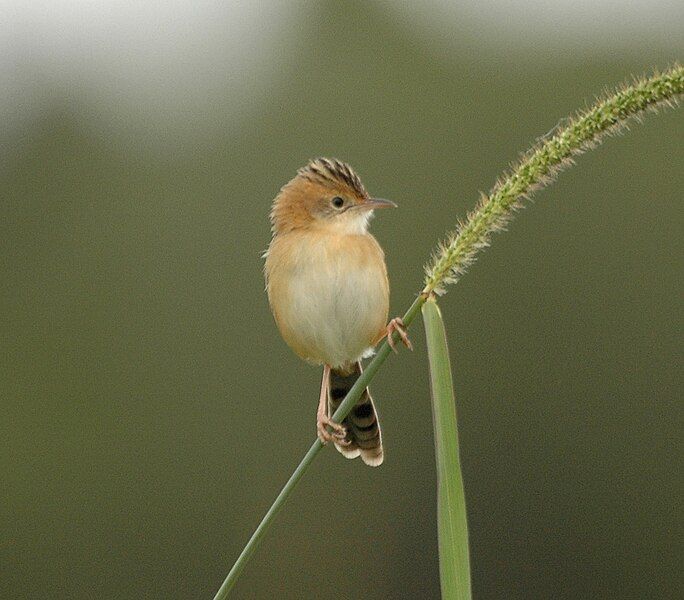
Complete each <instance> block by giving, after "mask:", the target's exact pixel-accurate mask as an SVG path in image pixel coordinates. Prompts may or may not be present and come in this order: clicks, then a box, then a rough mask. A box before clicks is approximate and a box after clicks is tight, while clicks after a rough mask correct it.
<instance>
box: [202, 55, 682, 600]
mask: <svg viewBox="0 0 684 600" xmlns="http://www.w3.org/2000/svg"><path fill="white" fill-rule="evenodd" d="M682 93H684V68H682V67H681V66H679V65H675V66H674V67H673V68H671V69H670V70H668V71H665V72H664V73H661V74H655V75H654V76H653V77H651V78H649V79H643V80H640V81H637V82H636V83H634V84H633V85H630V86H624V87H623V88H621V89H620V90H619V91H617V92H615V93H614V94H612V95H610V96H608V97H606V98H605V99H603V100H600V101H598V102H597V103H596V104H594V106H593V107H592V108H590V109H589V110H587V111H584V112H582V113H580V114H579V115H578V116H576V117H575V118H574V119H572V120H570V122H569V123H568V124H567V125H565V126H564V127H562V128H560V129H559V130H558V131H557V132H556V134H555V135H553V136H552V137H550V138H549V139H547V140H545V141H542V142H541V143H540V144H538V145H537V146H535V147H533V148H532V149H531V150H530V151H529V152H527V153H526V154H525V155H524V156H523V158H522V159H521V161H520V162H519V163H518V164H517V166H515V167H514V168H513V170H512V171H511V172H510V173H509V174H507V175H505V176H504V177H503V178H502V179H500V180H499V183H497V185H495V186H494V188H493V190H492V192H491V193H490V194H489V195H488V196H483V198H482V199H481V200H480V203H479V205H478V207H477V208H476V210H475V211H474V212H472V213H471V214H469V215H468V218H467V219H466V221H465V222H464V223H462V224H460V226H459V227H458V229H457V230H456V232H455V233H454V234H452V235H451V236H449V237H448V239H447V241H446V242H445V243H443V244H441V245H440V246H439V248H438V250H437V252H436V253H435V254H434V255H433V258H432V261H431V264H430V265H429V266H428V267H427V268H426V280H425V287H424V288H423V291H422V293H421V294H420V295H419V296H418V297H417V298H416V299H415V300H414V302H413V304H412V305H411V307H410V308H409V309H408V310H407V311H406V314H405V315H404V317H403V320H404V324H405V325H406V326H407V327H408V326H409V325H410V324H411V322H412V321H413V320H414V319H415V317H416V315H417V314H418V312H419V311H420V309H421V306H422V305H423V303H424V302H425V300H426V299H427V297H428V296H430V295H431V294H432V293H437V294H442V293H444V292H445V291H446V290H445V286H446V284H448V283H453V282H455V281H456V280H457V279H458V278H459V277H460V276H461V275H462V274H463V272H464V271H465V269H466V268H467V267H468V265H470V264H471V263H472V262H473V260H474V257H475V254H476V253H477V252H478V250H480V249H482V248H484V247H486V246H487V245H488V243H489V237H490V235H491V234H492V233H493V232H494V231H497V230H499V229H501V227H502V226H503V225H504V224H505V223H506V222H507V220H508V219H509V218H510V215H511V213H512V212H513V211H514V210H515V208H517V206H518V202H519V201H520V199H522V198H525V197H528V196H530V195H531V194H532V193H533V192H534V191H536V190H538V189H540V188H542V187H544V186H545V185H548V184H549V183H550V182H551V181H553V178H554V176H555V174H556V173H558V172H559V171H560V170H561V169H562V168H564V167H567V166H569V165H570V164H572V162H571V161H572V157H573V156H574V155H576V154H579V153H581V152H583V151H585V150H587V149H590V148H592V147H594V146H596V145H598V144H599V143H600V142H601V141H602V139H603V138H604V137H605V136H606V135H607V134H609V133H612V132H615V131H617V130H619V129H620V128H622V127H624V125H625V124H626V122H627V121H629V120H630V118H639V117H640V116H642V115H643V114H644V113H645V112H646V111H647V110H649V109H655V108H657V107H658V106H662V105H672V104H674V103H675V102H676V101H677V99H678V96H679V95H681V94H682ZM564 122H565V121H564ZM389 354H390V348H389V345H388V344H387V342H386V341H385V342H383V344H382V345H381V346H380V349H379V350H378V353H377V354H376V355H375V357H374V358H373V360H371V362H370V363H369V364H368V366H367V367H366V369H365V370H364V372H363V374H362V375H361V377H359V379H358V380H357V381H356V383H355V384H354V386H353V387H352V389H351V390H350V391H349V393H348V394H347V396H346V398H345V399H344V401H343V402H342V404H340V407H339V408H338V409H337V411H336V412H335V414H334V415H333V420H334V421H336V422H338V423H339V422H341V421H342V420H344V418H345V417H346V416H347V414H348V413H349V412H350V411H351V409H352V407H353V406H354V405H355V404H356V401H357V400H358V399H359V397H360V395H361V392H362V390H363V389H364V388H365V387H367V386H368V384H369V383H370V382H371V380H372V379H373V377H374V376H375V373H376V372H377V371H378V369H379V368H380V366H381V365H382V363H384V362H385V360H386V359H387V357H388V356H389ZM321 448H322V445H321V443H320V441H318V440H316V441H315V442H314V443H313V445H312V446H311V448H309V451H308V452H307V453H306V455H305V456H304V458H303V459H302V461H301V462H300V463H299V466H298V467H297V468H296V469H295V471H294V473H293V474H292V476H291V477H290V479H289V480H288V482H287V483H286V484H285V486H284V487H283V489H282V490H281V492H280V493H279V494H278V497H277V498H276V499H275V501H274V503H273V505H272V506H271V508H269V510H268V512H267V513H266V515H265V516H264V518H263V519H262V520H261V523H259V526H258V527H257V529H256V531H255V532H254V533H253V534H252V537H251V538H250V539H249V541H248V542H247V545H246V546H245V548H244V549H243V550H242V552H241V553H240V556H239V557H238V559H237V560H236V562H235V564H234V565H233V568H232V569H231V570H230V573H228V576H227V577H226V579H225V581H224V582H223V585H221V588H220V589H219V591H218V592H217V594H216V596H215V597H214V600H224V599H225V598H227V596H228V592H229V591H230V589H231V588H232V587H233V586H234V585H235V582H236V581H237V578H238V577H239V575H240V573H241V572H242V570H243V569H244V567H245V564H246V563H247V561H248V560H249V558H250V556H252V554H253V553H254V550H255V549H256V547H257V545H258V543H259V541H260V540H261V538H262V537H263V535H264V533H265V532H266V530H267V528H268V526H269V525H270V523H271V522H272V520H273V518H274V517H275V515H276V514H277V513H278V511H279V510H280V508H281V507H282V506H283V503H284V502H285V500H286V499H287V497H288V496H289V495H290V493H291V492H292V490H293V489H294V487H295V485H296V484H297V482H298V481H299V480H300V479H301V478H302V475H303V474H304V472H305V471H306V469H307V468H308V467H309V465H310V464H311V462H312V461H313V459H314V458H315V457H316V455H317V454H318V453H319V452H320V450H321Z"/></svg>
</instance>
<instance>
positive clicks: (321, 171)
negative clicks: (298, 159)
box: [271, 158, 396, 234]
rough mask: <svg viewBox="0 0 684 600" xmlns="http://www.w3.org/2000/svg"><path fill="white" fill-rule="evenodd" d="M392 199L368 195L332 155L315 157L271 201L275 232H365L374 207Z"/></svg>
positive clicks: (385, 206) (388, 205)
mask: <svg viewBox="0 0 684 600" xmlns="http://www.w3.org/2000/svg"><path fill="white" fill-rule="evenodd" d="M390 207H396V204H394V202H391V201H390V200H383V199H382V198H371V197H370V195H369V194H368V192H367V191H366V188H365V187H363V184H362V183H361V179H359V176H358V175H357V174H356V173H355V172H354V171H353V169H352V168H351V167H350V166H349V165H347V164H345V163H343V162H341V161H339V160H337V159H334V158H316V159H314V160H312V161H310V162H309V164H307V165H306V166H305V167H302V168H301V169H299V171H297V175H296V176H295V177H294V179H292V180H291V181H290V182H289V183H287V184H286V185H285V186H284V187H283V188H282V189H281V190H280V193H279V194H278V195H277V196H276V199H275V200H274V201H273V209H272V210H271V223H272V225H273V232H274V233H276V234H277V233H286V232H288V231H293V230H295V229H304V228H309V229H312V228H323V229H329V230H330V231H331V232H339V233H364V232H365V231H366V230H367V228H368V220H369V218H370V217H371V215H372V214H373V210H375V209H376V208H390Z"/></svg>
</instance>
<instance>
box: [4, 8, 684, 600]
mask: <svg viewBox="0 0 684 600" xmlns="http://www.w3.org/2000/svg"><path fill="white" fill-rule="evenodd" d="M29 4H32V3H29ZM511 4H512V3H511ZM614 4H615V3H612V5H611V4H610V3H606V2H602V1H600V0H598V1H597V2H594V3H586V2H581V3H579V4H576V5H575V6H574V7H568V6H567V5H566V4H563V3H553V2H552V3H550V4H548V3H547V4H546V5H544V6H546V8H545V9H544V10H543V11H539V10H538V9H539V7H540V6H542V5H541V4H540V3H539V2H537V1H536V0H530V1H529V2H527V3H526V4H521V5H520V6H519V7H518V9H517V10H512V9H511V6H510V5H509V4H506V3H504V2H497V1H496V0H488V1H487V2H485V3H484V4H482V5H479V7H478V5H477V4H476V3H474V2H466V3H464V4H463V6H461V7H460V8H459V7H458V6H456V5H452V6H450V5H448V3H445V2H439V1H432V2H423V3H417V4H413V5H410V6H408V5H404V4H403V3H391V2H360V1H353V2H348V3H338V2H320V3H301V2H283V3H273V4H269V3H261V4H258V5H251V6H250V5H248V4H247V3H242V4H238V3H229V4H219V3H215V4H211V3H205V2H202V3H188V2H175V3H171V4H169V5H168V6H166V7H163V8H162V7H159V6H155V7H142V6H141V7H138V6H136V5H134V4H130V5H127V4H126V3H123V4H121V5H109V4H99V3H85V2H83V3H78V2H77V3H68V2H65V1H61V2H57V3H56V4H55V6H52V7H49V8H46V7H44V6H43V7H42V8H37V7H33V8H31V9H28V8H26V7H27V6H28V5H22V4H20V3H16V5H13V4H12V3H8V5H7V7H6V9H3V10H7V11H9V13H6V14H5V17H6V18H5V19H4V25H3V26H2V27H3V28H4V29H3V41H2V49H3V50H4V52H3V55H4V56H5V58H4V59H3V62H2V63H0V67H1V70H0V72H1V73H2V77H3V79H4V85H3V86H2V89H3V96H2V98H1V99H0V109H1V113H0V116H1V117H2V125H1V126H0V134H1V137H0V144H1V147H0V195H1V197H2V213H1V216H2V218H1V219H0V244H1V249H2V252H1V254H0V260H1V261H2V262H1V266H0V282H1V287H0V292H1V294H2V295H1V297H2V311H1V312H0V341H1V348H2V353H1V355H0V356H1V357H0V398H1V407H2V419H1V420H0V434H1V438H0V439H2V452H1V454H0V468H1V471H0V472H1V474H2V480H3V484H2V492H1V495H0V498H2V502H1V504H0V511H1V512H0V597H2V598H8V599H10V598H12V599H14V598H17V599H18V598H35V597H46V598H73V599H90V598H112V599H114V598H116V599H119V598H126V599H127V598H131V599H133V598H165V599H190V598H193V599H194V598H197V599H202V598H211V597H213V594H214V593H215V592H216V590H217V588H218V586H219V585H220V583H221V581H222V580H223V578H224V576H225V575H226V574H227V572H228V570H229V568H230V566H231V564H232V562H233V561H234V559H235V558H236V556H237V555H238V553H239V551H240V549H241V548H242V546H243V545H244V543H245V542H246V540H247V539H248V537H249V536H250V535H251V533H252V531H253V529H254V527H255V526H256V525H257V523H258V521H259V520H260V519H261V517H262V515H263V513H264V512H265V510H266V509H267V508H268V506H269V505H270V503H271V502H272V500H273V499H274V497H275V495H276V494H277V492H278V491H279V489H280V487H281V486H282V484H283V483H284V482H285V481H286V479H287V477H288V476H289V474H290V472H291V471H292V470H293V469H294V467H295V466H296V464H297V463H298V462H299V460H300V459H301V457H302V456H303V454H304V452H305V451H306V450H307V449H308V447H309V445H310V443H311V442H312V441H313V439H314V433H315V427H314V425H315V423H314V421H315V407H316V401H317V394H318V386H319V377H320V373H319V371H318V369H315V368H312V367H310V366H307V365H306V364H304V363H302V362H300V361H299V360H298V359H297V358H296V357H295V356H294V355H293V354H292V353H291V352H290V351H289V350H288V348H287V347H286V346H285V344H284V342H283V341H282V340H281V338H280V336H279V335H278V332H277V330H276V328H275V326H274V324H273V321H272V318H271V315H270V312H269V309H268V304H267V300H266V296H265V293H264V291H263V287H264V284H263V279H262V274H261V268H262V260H261V258H260V254H261V252H262V251H263V250H264V249H265V247H266V246H267V244H268V241H269V235H270V232H269V223H268V219H267V214H268V211H269V206H270V202H271V200H272V198H273V197H274V195H275V194H276V193H277V191H278V189H279V187H280V186H281V185H282V184H284V183H285V182H286V181H287V180H288V179H289V178H291V177H292V175H293V174H294V172H295V170H296V169H297V168H298V167H300V166H301V165H303V164H304V163H305V162H306V161H307V159H309V158H310V157H313V156H318V155H328V156H336V157H338V158H341V159H343V160H346V161H348V162H350V163H351V164H352V165H353V166H354V167H355V168H356V169H357V170H358V171H359V173H360V174H361V176H362V178H363V180H364V182H365V184H366V186H367V187H368V189H369V190H370V191H371V193H374V194H377V195H380V196H383V197H387V198H392V199H393V200H395V201H396V202H397V203H398V204H399V205H400V210H398V211H394V212H392V213H383V214H381V215H378V218H377V219H376V220H375V221H374V222H373V225H372V231H373V233H374V234H375V235H376V237H377V238H378V239H379V241H380V242H381V243H382V245H383V246H384V248H385V250H386V253H387V261H388V267H389V272H390V277H391V280H392V312H393V313H395V314H399V313H401V312H403V310H404V309H405V308H406V307H407V306H408V304H409V303H410V302H411V300H412V298H413V297H414V294H415V293H416V292H417V291H418V290H419V289H420V287H421V285H422V283H421V282H422V266H423V264H424V262H425V261H426V259H427V257H428V255H429V253H430V251H431V250H432V248H433V246H434V244H435V241H436V240H437V239H438V238H440V237H442V236H443V234H444V232H445V231H446V229H447V228H451V227H453V225H454V224H455V222H456V220H457V218H459V217H463V216H464V215H465V214H466V212H467V211H468V210H469V209H471V208H472V207H473V206H474V204H475V202H476V200H477V196H478V191H479V190H487V189H489V187H490V186H491V185H492V184H493V182H494V180H495V178H496V177H497V176H498V175H499V173H500V172H501V171H502V170H503V169H504V168H505V167H506V166H507V164H508V163H509V162H510V161H511V160H513V159H514V158H515V157H516V156H517V153H518V152H519V151H521V150H524V149H525V148H526V147H528V145H529V144H530V143H531V142H532V141H533V140H534V139H535V138H536V137H538V136H539V135H542V134H544V133H545V132H547V131H548V130H549V129H551V128H552V127H553V126H554V125H555V124H556V123H557V122H558V121H559V120H560V119H561V118H562V117H564V116H565V115H567V114H569V113H570V112H571V111H573V110H574V109H576V108H579V107H582V106H585V104H586V103H587V102H590V101H591V99H592V98H593V97H594V96H595V95H596V94H599V93H601V92H602V91H604V90H605V89H606V88H607V86H612V85H614V84H617V83H619V82H621V81H623V80H626V79H628V78H629V77H630V75H631V74H640V73H643V72H647V71H649V70H650V69H651V68H652V67H654V66H661V67H665V66H667V65H668V64H670V63H671V62H672V61H673V60H675V59H677V58H681V57H682V50H683V49H684V36H682V32H681V27H678V26H677V23H679V25H681V22H682V21H681V19H680V17H682V16H683V12H684V10H683V9H682V7H681V5H678V4H677V3H672V2H667V1H665V0H663V1H659V2H656V3H655V5H654V6H653V9H652V11H651V12H649V9H648V8H647V4H645V3H641V4H640V3H636V6H634V3H630V5H631V8H628V7H626V6H625V7H624V9H623V8H617V9H616V8H615V7H614ZM618 4H619V3H618ZM625 4H627V3H625ZM22 6H23V8H22ZM611 6H613V8H611ZM554 7H555V8H554ZM554 10H555V11H556V12H554ZM614 11H617V12H616V13H615V12H614ZM616 14H617V15H620V16H619V17H618V16H616ZM512 15H513V16H512ZM516 15H517V16H516ZM514 16H516V18H513V17H514ZM682 117H683V115H682V112H681V110H679V111H667V112H665V113H663V114H661V115H659V116H657V117H649V118H648V119H647V120H646V123H645V124H644V125H643V126H633V127H632V130H631V132H629V133H628V134H627V135H625V136H623V137H621V138H619V139H613V140H610V141H608V142H607V143H606V144H605V145H604V146H603V147H601V148H599V149H598V150H596V151H594V152H592V153H591V154H590V155H588V156H584V157H582V158H580V159H579V160H578V165H577V166H576V167H575V168H573V169H571V170H570V171H569V172H567V173H564V174H563V175H561V177H560V180H559V181H558V182H557V183H556V184H555V185H553V186H552V187H551V188H550V189H548V190H546V191H544V192H543V193H541V194H539V195H538V196H537V197H536V201H535V202H534V206H530V207H529V208H528V209H527V210H525V211H523V212H522V213H521V214H519V216H518V218H516V220H515V221H514V222H513V223H512V225H511V226H510V228H509V229H510V230H509V232H507V233H505V234H502V235H498V236H496V238H495V239H494V241H493V247H492V248H491V249H490V250H488V251H487V252H486V253H484V254H483V255H481V257H480V260H479V261H478V262H477V263H476V265H475V266H474V267H473V268H472V269H471V272H470V273H469V274H468V275H467V276H466V277H464V279H463V280H462V281H461V282H460V283H459V284H458V285H457V286H456V287H454V288H452V289H451V290H450V292H449V294H448V295H447V296H446V297H445V298H444V300H443V301H442V302H441V306H442V310H443V313H444V316H445V319H446V323H447V328H448V333H449V336H450V349H451V355H452V361H453V366H454V377H455V384H456V393H457V402H458V412H459V419H460V431H461V451H462V462H463V467H464V476H465V483H466V494H467V501H468V510H469V522H470V536H471V553H472V555H471V562H472V565H473V586H474V594H475V597H476V598H478V599H485V598H507V599H528V598H558V599H566V598H567V599H571V598H572V599H575V598H622V599H624V598H680V597H681V593H682V585H681V584H682V579H681V564H682V550H683V548H682V539H683V536H682V533H683V532H682V519H681V492H682V477H681V474H682V467H683V466H684V465H683V464H682V445H681V437H682V418H683V416H684V414H683V412H682V403H681V389H682V371H681V349H682V348H681V332H682V310H681V295H682V286H681V267H682V256H683V253H684V246H683V244H682V235H681V232H682V226H683V225H684V223H683V222H682V221H683V220H684V219H683V213H682V209H681V202H682V192H681V191H682V189H684V170H683V169H682V159H684V146H683V145H682V139H684V119H683V118H682ZM412 337H413V341H414V345H415V347H416V351H415V352H413V353H408V352H401V353H400V355H399V356H397V357H394V358H392V359H391V360H390V361H388V363H387V364H386V365H385V368H383V369H382V371H381V372H380V374H379V375H378V377H377V378H376V379H375V381H374V384H373V386H372V388H373V392H374V396H375V398H376V402H377V404H378V408H379V411H380V415H381V421H382V425H383V428H384V436H385V446H386V459H385V464H384V465H383V466H382V467H381V468H379V469H369V468H367V467H365V466H364V465H363V464H361V463H360V462H359V461H358V460H356V461H346V460H344V459H343V458H342V457H341V456H340V455H339V454H338V453H337V452H335V451H334V450H332V449H326V450H325V451H324V452H323V453H322V455H321V456H320V457H319V458H318V459H317V460H316V462H315V464H314V465H313V467H312V469H311V470H310V472H309V473H308V474H307V476H306V477H305V478H304V479H303V481H302V482H301V484H300V486H299V487H298V488H297V490H296V492H295V493H294V495H293V497H292V499H291V500H290V502H289V503H288V504H287V506H286V508H285V510H284V511H283V512H282V513H281V515H280V516H279V517H278V519H277V521H276V523H275V525H274V527H273V528H272V530H271V531H270V532H269V534H268V536H267V537H266V539H265V540H264V543H263V545H262V546H261V547H260V548H259V550H258V552H257V553H256V555H255V556H254V559H253V560H252V562H251V563H250V564H249V566H248V568H247V569H246V571H245V572H244V575H243V577H242V579H241V580H240V582H239V584H238V586H237V587H236V589H235V593H234V597H235V598H245V599H248V598H257V599H262V598H288V599H289V598H291V599H299V598H307V599H308V598H312V599H313V598H331V597H335V598H342V599H369V600H374V599H386V598H402V599H403V598H407V599H408V598H418V599H423V598H426V599H429V598H438V596H439V578H438V565H437V542H436V514H435V509H436V506H435V485H436V481H435V467H434V457H433V445H432V422H431V414H430V403H429V387H428V376H427V363H426V357H425V347H424V339H423V333H422V325H421V324H420V323H418V324H417V325H416V326H415V327H414V328H413V330H412Z"/></svg>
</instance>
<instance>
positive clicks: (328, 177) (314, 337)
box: [264, 158, 412, 467]
mask: <svg viewBox="0 0 684 600" xmlns="http://www.w3.org/2000/svg"><path fill="white" fill-rule="evenodd" d="M396 206H397V205H396V204H395V203H394V202H392V201H390V200H385V199H383V198H373V197H371V196H370V195H369V194H368V192H367V191H366V188H365V187H364V185H363V183H361V179H360V178H359V176H358V175H357V173H356V172H355V171H354V170H353V169H352V168H351V167H350V166H349V165H348V164H346V163H344V162H342V161H340V160H338V159H335V158H315V159H313V160H310V161H309V162H308V163H307V164H306V165H305V166H304V167H302V168H300V169H299V170H298V171H297V173H296V175H295V177H294V178H293V179H291V180H290V181H289V182H288V183H287V184H285V185H284V186H283V187H282V188H281V189H280V191H279V193H278V194H277V195H276V197H275V199H274V200H273V205H272V208H271V212H270V221H271V232H272V237H271V242H270V244H269V246H268V249H267V250H266V252H265V253H264V257H265V263H264V276H265V280H266V291H267V294H268V300H269V304H270V308H271V311H272V313H273V317H274V319H275V322H276V325H277V327H278V329H279V330H280V333H281V335H282V337H283V339H284V340H285V342H286V343H287V345H288V346H290V348H291V349H292V350H293V351H294V352H295V354H297V355H298V356H299V357H300V358H302V359H304V360H305V361H307V362H309V363H313V364H315V365H322V366H323V378H322V381H321V389H320V395H319V400H318V409H317V412H316V434H317V436H318V439H320V441H321V443H322V444H324V445H325V444H327V443H328V442H331V441H332V442H333V443H334V446H335V447H336V448H337V450H339V452H340V453H341V454H342V455H343V456H345V457H347V458H356V457H358V456H360V457H361V459H362V461H363V462H364V463H366V464H367V465H369V466H374V467H375V466H379V465H380V464H382V462H383V459H384V450H383V443H382V432H381V429H380V422H379V420H378V415H377V411H376V409H375V405H374V403H373V399H372V397H371V395H370V392H369V390H368V389H367V388H366V389H365V390H364V392H363V393H362V395H361V397H360V398H359V400H358V401H357V403H356V405H355V406H354V408H353V409H352V411H351V412H350V413H349V415H348V416H347V417H346V418H345V419H344V421H343V422H342V423H335V422H333V420H332V418H331V417H332V415H333V414H334V412H335V410H336V409H337V407H338V406H339V405H340V403H341V402H342V400H343V399H344V397H345V396H346V394H347V392H348V391H349V390H350V389H351V387H352V386H353V385H354V382H355V381H356V380H357V379H358V378H359V377H360V375H361V373H362V372H363V370H362V365H361V361H362V359H364V358H368V357H369V356H372V354H373V352H374V347H375V346H376V345H377V344H378V343H379V342H380V341H381V340H382V339H383V338H385V337H387V341H388V343H389V344H390V346H391V348H392V350H394V351H395V352H396V351H397V350H396V343H395V342H394V340H393V333H394V332H395V331H396V332H397V334H398V339H400V340H401V342H402V343H403V344H404V345H405V346H406V347H408V348H410V349H412V346H411V342H410V340H409V338H408V335H407V333H406V328H405V326H404V323H403V321H402V320H401V318H399V317H395V318H393V319H391V320H390V321H389V322H388V321H387V318H388V314H389V281H388V277H387V267H386V265H385V254H384V252H383V250H382V248H381V246H380V244H379V243H378V242H377V240H376V239H375V238H374V237H373V236H372V235H371V234H370V233H369V232H368V225H369V221H370V219H371V217H372V216H373V213H374V211H375V210H378V209H384V208H396ZM328 428H330V430H329V429H328Z"/></svg>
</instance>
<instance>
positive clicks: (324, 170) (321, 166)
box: [297, 157, 369, 198]
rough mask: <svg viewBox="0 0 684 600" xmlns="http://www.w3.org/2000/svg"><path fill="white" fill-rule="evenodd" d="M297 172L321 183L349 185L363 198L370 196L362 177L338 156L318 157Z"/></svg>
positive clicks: (326, 184)
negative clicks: (337, 157) (338, 158)
mask: <svg viewBox="0 0 684 600" xmlns="http://www.w3.org/2000/svg"><path fill="white" fill-rule="evenodd" d="M297 174H298V175H299V176H300V177H303V178H304V179H308V180H309V181H311V182H313V183H320V184H322V185H325V186H327V187H331V188H335V187H339V186H340V185H343V186H348V187H349V188H350V189H351V190H352V191H354V192H355V193H356V194H358V195H359V196H360V197H361V198H368V197H369V196H368V192H367V191H366V188H365V187H363V183H361V178H360V177H359V176H358V175H357V174H356V172H355V171H354V169H352V168H351V167H350V166H349V165H348V164H347V163H344V162H342V161H341V160H337V159H336V158H323V157H318V158H314V159H313V160H311V161H309V164H308V165H306V166H305V167H302V168H301V169H299V170H298V171H297Z"/></svg>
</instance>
